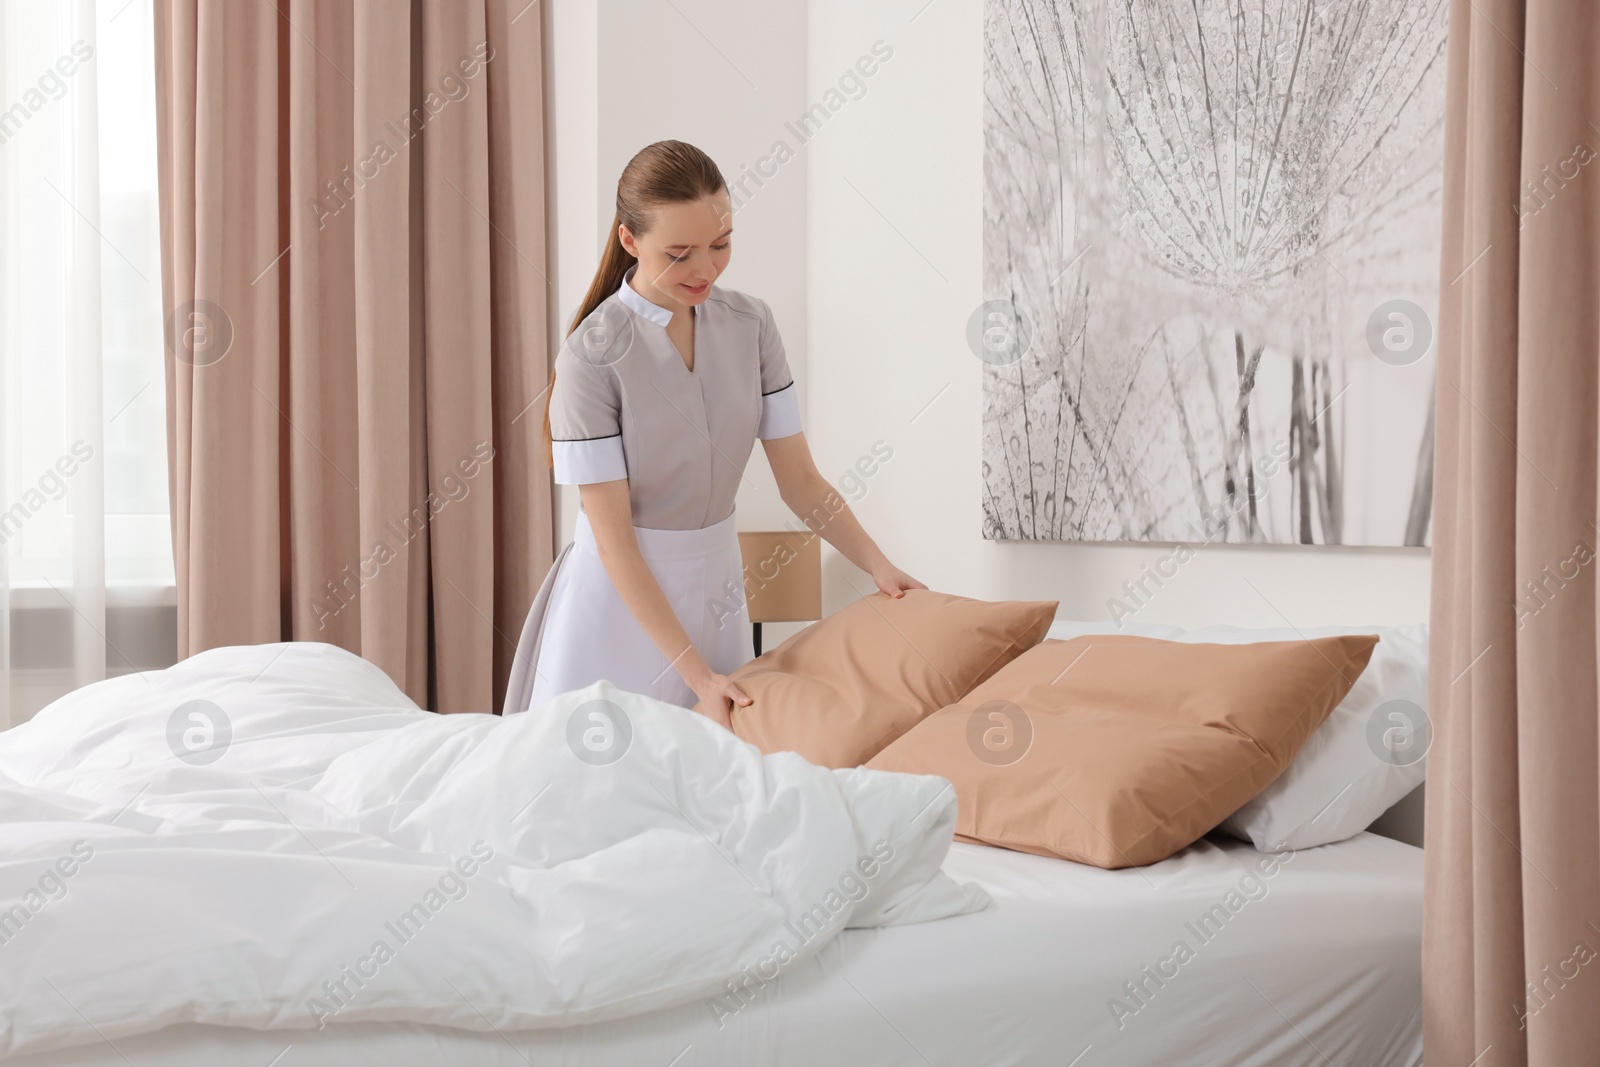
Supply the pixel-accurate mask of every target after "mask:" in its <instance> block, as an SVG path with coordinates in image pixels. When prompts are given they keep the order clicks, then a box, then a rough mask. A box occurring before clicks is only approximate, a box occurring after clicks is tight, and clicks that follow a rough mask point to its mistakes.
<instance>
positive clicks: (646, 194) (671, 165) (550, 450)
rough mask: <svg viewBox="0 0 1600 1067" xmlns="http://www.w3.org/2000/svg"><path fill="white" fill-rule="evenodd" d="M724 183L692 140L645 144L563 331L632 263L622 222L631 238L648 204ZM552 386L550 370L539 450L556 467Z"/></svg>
mask: <svg viewBox="0 0 1600 1067" xmlns="http://www.w3.org/2000/svg"><path fill="white" fill-rule="evenodd" d="M727 187H728V183H727V182H725V181H723V180H722V171H720V170H718V169H717V165H716V164H715V163H713V162H712V161H711V157H710V156H708V155H706V154H705V153H704V152H702V151H700V149H698V148H696V147H695V146H694V145H692V144H686V143H684V142H683V141H657V142H656V143H655V144H650V145H645V146H644V147H643V148H641V149H640V150H639V152H638V153H637V154H636V155H635V156H634V157H633V158H632V159H630V160H628V165H627V166H626V167H623V168H622V177H620V178H618V179H617V212H616V215H615V216H613V217H612V219H611V236H610V237H609V238H607V240H606V247H605V251H604V252H602V253H600V266H599V267H598V268H597V269H596V270H595V272H594V281H592V282H590V283H589V291H588V292H587V293H585V294H584V297H583V303H582V304H580V305H579V306H578V313H577V314H576V315H574V316H573V317H572V324H571V325H570V326H568V327H567V334H568V336H571V334H572V333H573V332H574V331H576V330H577V328H578V326H579V324H581V323H582V322H583V320H584V319H586V318H588V317H589V316H590V315H592V314H593V313H594V310H595V308H597V307H599V306H600V305H601V304H603V303H604V302H605V300H606V298H607V297H608V296H610V295H611V294H612V293H614V292H616V291H617V288H618V286H620V285H621V284H622V279H623V276H624V275H626V274H627V273H628V268H629V267H631V266H633V257H632V256H631V255H629V254H628V250H627V249H625V248H623V247H622V238H621V236H620V235H619V234H618V233H617V229H618V227H620V226H626V227H627V228H628V231H629V232H630V233H632V234H633V235H634V236H635V237H637V236H639V235H641V234H643V233H645V232H646V231H647V230H648V229H649V228H650V208H652V207H655V206H656V205H657V204H678V203H684V202H687V201H692V200H699V199H700V198H701V197H706V196H711V195H712V194H714V193H720V192H721V191H722V190H724V189H726V188H727ZM555 387H556V377H555V372H554V371H552V372H551V374H550V388H549V390H548V391H547V392H546V393H545V405H544V449H545V459H546V461H547V462H549V463H550V465H551V466H554V465H555V457H554V450H555V448H554V444H553V442H552V439H551V436H550V397H551V396H553V395H554V392H555Z"/></svg>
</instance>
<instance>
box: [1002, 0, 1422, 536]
mask: <svg viewBox="0 0 1600 1067" xmlns="http://www.w3.org/2000/svg"><path fill="white" fill-rule="evenodd" d="M1446 14H1447V8H1446V4H1445V3H1444V0H1281V2H1274V3H1271V4H1242V3H1238V2H1237V0H1234V2H1228V3H1214V2H1208V0H1199V2H1198V3H1196V2H1193V0H1116V2H1113V0H1077V2H1067V0H988V2H987V5H986V10H985V48H986V53H987V54H986V61H985V111H984V140H985V182H984V185H985V191H984V289H985V291H984V298H985V302H984V304H983V306H982V307H981V308H979V309H978V311H977V312H976V313H975V316H974V322H973V329H972V331H971V336H972V338H973V339H974V341H975V350H976V351H977V352H978V354H979V355H980V357H981V358H982V359H983V360H984V362H985V368H984V383H985V384H984V389H985V396H984V430H983V448H984V533H985V536H987V537H989V538H993V539H1021V540H1074V541H1165V542H1184V543H1191V544H1192V543H1194V542H1196V541H1201V542H1205V543H1211V542H1216V541H1228V542H1256V543H1279V544H1324V545H1340V544H1342V545H1390V546H1402V545H1413V546H1420V545H1426V544H1427V543H1428V534H1429V518H1430V515H1429V504H1430V500H1431V496H1432V475H1433V385H1434V351H1433V348H1434V340H1435V337H1436V331H1435V329H1434V321H1435V319H1436V317H1437V308H1438V296H1439V286H1440V284H1441V283H1440V279H1439V276H1438V270H1439V268H1438V264H1439V241H1440V193H1441V171H1442V163H1441V160H1442V149H1443V126H1444V74H1445V53H1444V40H1445V26H1446Z"/></svg>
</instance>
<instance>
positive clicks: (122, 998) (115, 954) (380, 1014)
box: [0, 643, 988, 1056]
mask: <svg viewBox="0 0 1600 1067" xmlns="http://www.w3.org/2000/svg"><path fill="white" fill-rule="evenodd" d="M955 817H956V803H955V795H954V792H953V791H952V790H951V789H950V787H949V785H948V783H946V782H945V781H944V780H943V779H940V778H934V777H923V776H913V775H901V774H888V773H884V772H877V771H869V770H865V769H855V770H846V771H830V770H826V769H823V768H819V767H815V766H812V765H811V764H808V763H806V762H804V761H803V760H801V759H800V758H799V757H797V756H794V755H792V754H780V755H776V756H762V755H761V754H760V753H758V752H757V751H756V750H755V749H754V748H752V747H750V746H749V745H746V744H745V743H743V742H741V741H739V740H738V739H736V738H734V737H733V736H732V735H731V734H729V733H727V732H726V731H725V730H722V729H721V728H719V727H716V726H714V725H713V724H712V723H710V722H709V721H708V720H706V719H704V718H703V717H700V716H697V715H694V714H693V713H691V712H688V711H685V710H684V709H682V708H677V707H674V706H671V705H666V704H662V703H659V702H656V701H653V700H650V699H648V698H646V697H642V696H636V695H634V694H630V693H624V692H621V691H619V690H616V689H614V688H612V687H610V686H608V685H607V684H606V683H603V682H602V683H599V684H597V685H595V686H593V687H590V688H589V689H586V690H582V691H579V692H574V693H568V694H565V695H563V696H561V697H558V698H557V699H556V700H554V701H551V702H550V703H548V704H546V705H544V706H542V707H541V708H538V709H535V710H534V711H533V712H531V713H529V714H526V715H516V716H511V717H509V718H501V717H498V716H489V715H454V716H438V715H433V714H430V713H428V712H424V711H421V710H419V709H418V708H417V707H416V706H415V705H414V704H412V703H411V701H409V700H408V699H407V698H406V697H405V696H404V695H403V694H402V693H401V692H400V691H399V690H398V689H397V688H396V687H395V686H394V685H393V683H392V682H390V680H389V678H388V676H387V675H385V674H384V673H383V671H381V670H380V669H379V668H377V667H376V666H373V665H372V664H369V663H367V662H365V661H364V660H362V659H360V658H358V657H356V656H354V655H351V654H350V653H347V652H344V651H343V650H341V649H338V648H335V647H333V646H331V645H322V644H306V643H298V644H287V645H264V646H254V647H237V648H223V649H216V650H213V651H210V652H205V653H202V654H200V655H197V656H194V657H193V658H191V659H189V660H186V661H185V662H183V663H180V664H179V665H177V666H176V667H173V668H171V669H169V670H166V671H163V672H159V673H152V674H145V675H132V676H128V677H124V678H118V679H115V680H112V681H107V682H102V683H99V684H97V685H92V686H89V687H87V688H84V689H82V690H79V691H78V692H76V693H73V694H72V695H70V696H68V697H65V698H63V699H62V700H60V701H58V702H57V703H55V704H53V705H51V706H50V707H49V708H46V709H45V710H44V711H42V712H41V713H40V714H39V715H38V716H37V717H36V718H35V719H34V720H33V721H32V722H30V723H28V724H26V725H24V726H20V727H18V728H16V729H13V730H11V731H8V732H6V733H4V734H0V1056H3V1055H11V1054H14V1053H17V1052H20V1051H25V1050H33V1049H45V1048H55V1047H63V1046H68V1045H74V1044H81V1043H85V1042H91V1041H101V1040H109V1041H115V1039H116V1038H117V1037H119V1036H124V1035H129V1034H135V1033H142V1032H146V1031H151V1030H156V1029H160V1028H162V1027H164V1026H168V1025H170V1024H174V1023H180V1022H202V1023H215V1024H221V1025H230V1026H244V1027H251V1028H257V1029H276V1028H284V1029H305V1028H311V1027H318V1026H324V1025H338V1024H339V1023H342V1022H347V1021H372V1020H379V1021H386V1020H406V1021H410V1022H426V1023H435V1024H440V1025H446V1026H455V1027H463V1028H467V1029H472V1030H488V1031H492V1030H500V1031H511V1030H520V1029H532V1028H540V1027H552V1026H562V1025H568V1024H575V1023H581V1022H592V1021H598V1020H603V1019H612V1018H617V1017H621V1016H625V1015H630V1014H634V1013H638V1012H643V1011H647V1010H650V1009H654V1008H660V1007H665V1006H668V1005H673V1004H682V1003H687V1002H691V1001H695V1000H703V1001H704V1003H705V1005H706V1010H707V1012H708V1013H709V1015H710V1016H717V1015H718V1014H719V1013H726V1012H728V1011H729V1010H730V1008H729V1007H728V1006H729V1005H737V1004H739V1003H740V1000H739V998H737V997H730V996H728V995H727V993H728V991H729V990H730V988H734V987H736V986H738V985H749V984H751V983H759V982H761V981H764V980H767V979H770V978H771V977H772V976H774V975H776V974H777V973H780V972H781V971H782V970H783V969H784V968H785V967H786V966H788V965H789V964H790V963H792V962H794V961H796V960H800V959H804V958H806V957H809V956H811V955H813V954H814V953H815V952H816V951H817V950H818V949H819V948H820V947H821V946H822V945H823V944H824V943H826V942H827V941H828V940H829V939H830V938H831V937H832V936H833V935H834V934H836V933H837V932H838V931H839V930H840V929H842V928H844V927H847V926H848V927H861V926H875V925H886V924H891V923H906V922H918V921H923V920H929V919H935V918H941V917H946V916H951V915H957V914H962V913H965V912H970V911H977V910H981V909H982V908H984V907H986V906H987V905H988V898H987V896H986V895H985V894H984V892H983V891H982V890H981V889H980V888H978V887H977V886H974V885H966V886H958V885H957V884H956V883H955V882H953V881H951V880H950V879H948V878H947V877H946V876H945V875H944V874H942V873H940V870H939V868H940V865H941V863H942V862H943V860H944V857H945V854H946V851H947V849H948V847H949V844H950V840H951V833H952V829H953V827H954V823H955ZM730 983H732V984H733V985H732V986H730Z"/></svg>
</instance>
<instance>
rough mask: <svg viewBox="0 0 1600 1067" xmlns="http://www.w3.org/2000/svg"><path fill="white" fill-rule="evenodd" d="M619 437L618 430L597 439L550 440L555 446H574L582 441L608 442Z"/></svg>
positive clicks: (571, 438) (553, 438)
mask: <svg viewBox="0 0 1600 1067" xmlns="http://www.w3.org/2000/svg"><path fill="white" fill-rule="evenodd" d="M621 436H622V431H621V430H618V431H617V432H616V433H607V434H601V435H600V436H599V437H552V438H550V440H551V441H552V442H554V443H555V444H561V445H576V444H582V443H583V442H584V441H609V440H611V438H613V437H621Z"/></svg>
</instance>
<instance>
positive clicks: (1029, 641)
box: [730, 589, 1056, 767]
mask: <svg viewBox="0 0 1600 1067" xmlns="http://www.w3.org/2000/svg"><path fill="white" fill-rule="evenodd" d="M1055 613H1056V602H1055V601H1053V600H1041V601H1001V602H998V603H991V602H989V601H984V600H968V599H966V598H965V597H959V596H950V595H949V594H946V593H934V592H930V591H929V590H926V589H912V590H909V591H908V592H907V593H906V595H905V596H903V597H901V598H900V599H898V600H896V599H892V598H890V597H887V596H885V595H883V594H882V593H874V594H872V595H871V596H868V597H864V598H862V599H861V600H858V601H856V602H855V603H854V604H851V605H850V606H849V607H847V608H845V609H844V610H842V611H839V612H836V613H834V614H833V615H830V616H828V617H827V618H825V619H823V620H822V621H820V622H815V623H812V624H811V625H810V626H807V627H806V628H805V629H804V630H801V631H800V632H799V633H798V634H795V635H794V636H793V637H791V638H789V640H787V641H785V642H783V644H781V645H779V646H778V647H777V648H774V649H773V650H772V651H770V652H768V653H766V654H765V655H763V656H760V657H758V658H756V659H754V660H752V661H751V662H749V663H747V664H745V665H744V666H743V667H740V668H739V669H738V670H736V671H734V672H733V674H732V675H730V677H731V678H732V679H733V680H734V682H736V683H737V684H738V686H739V687H740V688H741V689H743V690H744V691H745V693H747V694H748V695H749V696H750V697H751V698H752V699H753V700H754V701H755V703H754V704H752V705H750V706H749V707H744V708H734V709H733V712H732V721H733V732H734V733H735V734H737V735H738V736H740V737H742V738H744V740H746V741H749V742H750V743H751V744H753V745H755V746H756V747H757V748H759V749H761V751H763V752H798V753H800V755H802V756H804V757H805V758H806V759H808V760H810V761H811V762H812V763H816V764H819V765H821V766H823V767H857V766H860V765H861V763H863V762H864V761H865V760H867V759H868V758H870V757H871V756H872V755H873V754H874V753H876V752H877V751H878V750H879V749H881V748H883V746H884V745H887V744H888V743H889V742H890V741H893V740H894V739H895V738H897V737H899V736H900V735H901V734H903V733H905V732H906V731H907V730H909V729H911V728H912V727H913V726H915V725H916V724H917V723H918V722H920V721H921V720H922V718H923V716H925V715H928V714H929V713H931V712H933V711H936V710H937V709H939V708H942V707H944V706H945V705H946V704H950V703H953V702H955V701H957V700H960V699H961V698H962V697H963V696H964V695H965V694H966V693H967V692H968V691H969V690H970V689H971V688H972V687H973V686H975V685H977V684H978V683H979V682H981V681H983V680H984V679H985V678H988V677H989V676H990V675H992V674H993V673H994V672H995V671H998V670H999V669H1000V668H1002V667H1004V666H1005V665H1006V664H1007V663H1010V662H1011V661H1012V660H1013V659H1015V658H1016V657H1017V656H1018V655H1020V654H1021V653H1023V652H1025V651H1027V650H1028V649H1030V648H1032V647H1033V646H1034V645H1035V644H1037V643H1038V642H1039V639H1040V638H1041V637H1043V636H1044V633H1045V631H1046V630H1047V629H1049V627H1050V622H1051V620H1052V619H1053V618H1055Z"/></svg>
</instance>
